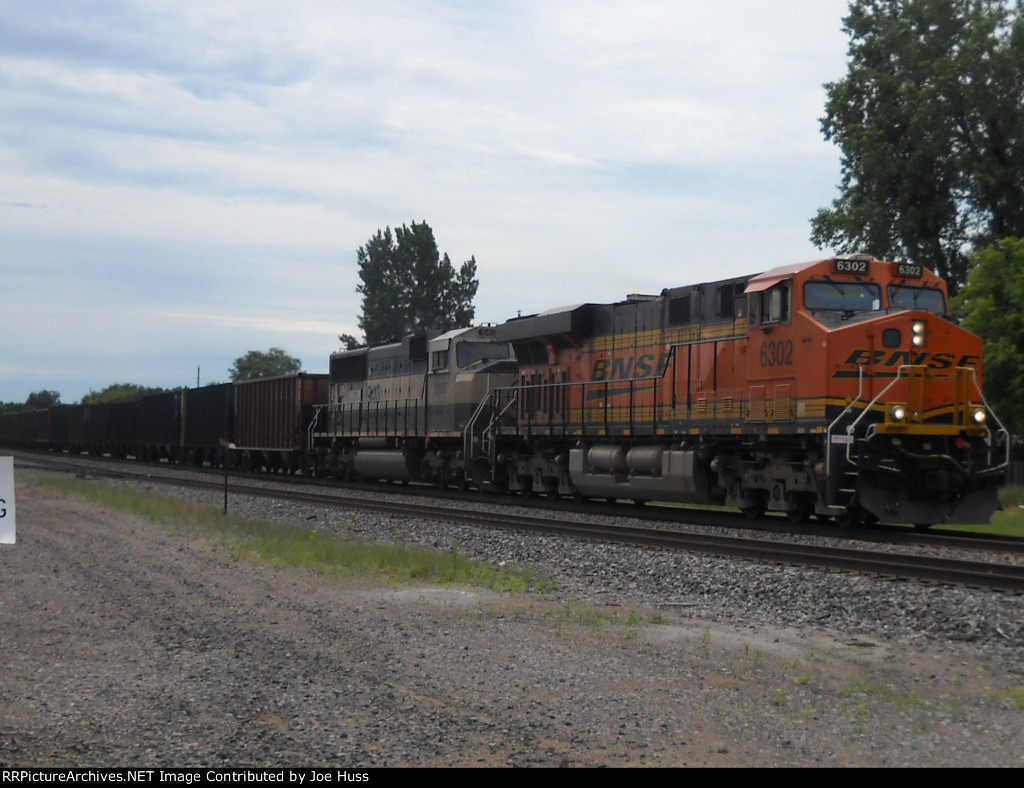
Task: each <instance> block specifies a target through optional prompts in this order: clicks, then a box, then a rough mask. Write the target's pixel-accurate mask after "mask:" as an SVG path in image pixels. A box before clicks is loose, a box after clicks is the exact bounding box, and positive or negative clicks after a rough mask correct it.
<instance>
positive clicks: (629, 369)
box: [590, 353, 672, 380]
mask: <svg viewBox="0 0 1024 788" xmlns="http://www.w3.org/2000/svg"><path fill="white" fill-rule="evenodd" d="M671 357H672V356H671V354H670V353H662V354H661V355H660V356H656V355H654V354H653V353H644V354H643V355H641V356H624V357H621V358H616V359H610V358H599V359H597V360H596V361H594V367H593V369H591V371H590V379H591V380H633V379H636V378H650V377H655V378H660V377H661V376H662V375H664V374H665V370H666V369H668V362H669V359H670V358H671Z"/></svg>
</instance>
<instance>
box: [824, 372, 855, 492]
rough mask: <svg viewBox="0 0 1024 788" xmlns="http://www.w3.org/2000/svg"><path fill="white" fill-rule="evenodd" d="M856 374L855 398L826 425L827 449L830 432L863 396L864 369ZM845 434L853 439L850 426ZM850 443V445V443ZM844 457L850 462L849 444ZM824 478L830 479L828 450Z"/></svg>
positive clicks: (830, 470)
mask: <svg viewBox="0 0 1024 788" xmlns="http://www.w3.org/2000/svg"><path fill="white" fill-rule="evenodd" d="M857 372H858V381H857V396H856V397H854V398H853V399H851V400H850V404H849V405H847V406H846V407H845V408H844V409H843V412H842V413H840V414H839V415H838V416H836V417H835V419H834V420H833V421H832V423H831V424H829V425H828V428H827V429H826V431H825V440H826V442H827V446H829V447H831V445H832V430H833V429H834V428H835V427H837V426H838V425H839V422H841V421H842V420H843V418H844V417H845V416H846V415H847V414H848V413H850V411H852V410H853V406H854V404H855V403H857V402H860V400H861V398H862V395H863V394H864V367H858V369H857ZM854 423H856V422H854ZM846 434H847V435H848V436H850V437H851V438H852V437H853V426H852V425H850V426H847V428H846ZM851 443H852V441H851ZM846 455H847V456H846V460H847V462H850V456H849V455H850V444H849V443H848V444H847V447H846ZM825 478H826V479H831V478H832V452H831V451H830V450H826V452H825Z"/></svg>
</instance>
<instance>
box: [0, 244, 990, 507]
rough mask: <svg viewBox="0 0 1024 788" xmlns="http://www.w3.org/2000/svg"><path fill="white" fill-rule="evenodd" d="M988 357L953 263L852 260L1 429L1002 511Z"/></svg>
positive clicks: (652, 492)
mask: <svg viewBox="0 0 1024 788" xmlns="http://www.w3.org/2000/svg"><path fill="white" fill-rule="evenodd" d="M982 361H983V354H982V342H981V340H980V339H979V338H978V337H976V336H974V335H973V334H971V333H969V332H967V331H965V330H964V329H962V328H960V327H958V326H957V325H956V324H955V323H954V322H953V321H952V320H951V319H950V315H949V303H948V293H947V290H946V286H945V283H944V282H943V281H942V280H941V279H940V278H939V277H937V276H935V275H934V274H933V273H932V272H930V271H928V270H927V269H924V268H922V267H921V266H918V265H913V264H908V263H895V262H885V261H879V260H875V259H872V258H871V257H870V256H866V255H849V256H840V257H835V258H830V259H826V260H820V261H816V262H811V263H805V264H801V265H794V266H788V267H782V268H776V269H773V270H770V271H767V272H765V273H762V274H758V275H754V276H746V277H737V278H733V279H727V280H722V281H717V282H709V283H704V284H698V285H693V286H686V287H677V288H672V289H667V290H664V291H662V292H661V293H660V294H659V295H652V296H641V295H635V296H629V297H628V298H627V299H626V300H624V301H621V302H618V303H614V304H581V305H577V306H572V307H566V308H563V309H556V310H551V311H548V312H543V313H540V314H536V315H531V316H527V317H519V318H515V319H513V320H509V321H508V322H506V323H504V324H501V325H498V326H482V327H474V328H466V329H459V330H455V331H449V332H444V333H441V332H432V333H427V334H422V335H417V336H411V337H407V338H406V339H404V340H402V341H401V342H396V343H393V344H388V345H383V346H379V347H371V348H362V349H358V350H351V351H343V352H339V353H335V354H334V355H332V356H331V359H330V372H329V374H328V375H308V374H302V375H296V376H288V377H284V378H274V379H269V380H262V381H249V382H246V383H237V384H234V385H231V384H227V385H225V386H221V387H210V388H208V389H191V390H184V391H181V392H172V393H168V394H160V395H154V396H152V397H144V398H142V399H141V400H139V401H138V402H136V403H121V404H118V405H110V406H81V405H79V406H74V405H73V406H58V407H56V408H51V409H50V410H48V411H38V412H34V413H19V414H11V415H8V416H6V417H3V418H2V419H0V440H2V441H3V442H4V443H5V444H7V445H12V446H33V447H36V448H47V449H52V450H67V451H90V452H104V453H110V454H114V455H118V456H127V455H134V456H137V457H140V458H145V459H150V460H161V459H162V460H167V461H174V462H194V463H210V464H220V463H224V462H228V463H230V464H239V465H242V466H244V467H246V468H253V469H256V468H267V469H283V470H289V471H299V470H302V471H304V472H310V473H315V474H318V475H324V476H333V477H338V478H345V479H364V480H389V481H418V482H432V483H436V484H437V485H439V486H447V485H457V486H459V487H464V488H465V487H473V488H476V489H480V490H492V491H499V492H518V493H522V494H537V493H542V494H546V495H550V496H572V497H576V498H607V499H632V500H635V501H638V502H639V501H648V500H661V501H678V502H684V503H711V504H724V505H729V506H734V507H737V508H739V509H740V510H742V511H743V512H744V513H746V514H747V515H749V516H750V517H751V518H755V517H758V516H760V515H762V514H763V513H765V512H768V511H774V512H782V513H785V514H786V515H787V516H788V517H789V518H790V519H791V520H793V521H801V520H804V519H806V518H808V517H810V516H811V515H816V516H818V517H819V518H822V519H827V518H836V519H837V520H838V521H839V522H841V523H853V522H856V521H862V520H863V521H879V520H880V521H886V522H902V523H913V524H915V525H919V526H927V525H931V524H934V523H940V522H947V521H948V522H987V521H988V520H989V518H990V517H991V515H992V513H993V512H994V511H995V510H996V509H997V508H998V498H997V491H998V487H999V486H1000V485H1001V483H1002V482H1003V480H1004V477H1005V472H1006V468H1007V466H1008V461H1009V443H1010V442H1009V436H1008V435H1007V433H1006V430H1005V429H1004V428H1003V427H1002V425H1001V424H1000V423H999V422H998V419H997V418H996V416H995V414H994V413H992V412H991V410H990V409H989V408H988V405H987V403H986V402H985V398H984V396H983V394H982ZM104 408H105V409H106V411H103V410H102V409H104ZM200 424H201V426H199V425H200ZM133 430H134V431H133Z"/></svg>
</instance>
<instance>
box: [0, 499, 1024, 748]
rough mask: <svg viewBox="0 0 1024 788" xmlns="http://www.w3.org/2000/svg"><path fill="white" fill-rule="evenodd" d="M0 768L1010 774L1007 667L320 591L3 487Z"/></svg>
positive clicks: (774, 635) (448, 597)
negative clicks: (980, 770)
mask: <svg viewBox="0 0 1024 788" xmlns="http://www.w3.org/2000/svg"><path fill="white" fill-rule="evenodd" d="M17 496H18V498H17V506H18V510H17V513H18V541H17V544H15V545H0V659H2V669H3V678H2V682H0V766H5V767H12V766H128V767H144V766H168V767H170V766H175V767H184V766H207V767H220V766H331V767H339V768H341V767H345V768H349V767H375V766H424V767H439V766H539V767H552V766H555V767H557V766H568V767H578V766H631V767H632V766H666V767H678V766H711V767H734V766H912V767H917V766H932V767H934V766H1018V767H1019V766H1024V748H1022V746H1021V742H1022V741H1024V673H1022V670H1021V668H1022V666H1021V665H1020V664H1013V661H1012V660H1010V661H1007V660H1006V659H1005V658H1003V657H1000V658H998V659H996V658H994V657H993V656H992V655H990V654H986V653H985V652H984V651H982V650H977V649H974V650H972V648H971V647H970V646H969V644H963V645H952V644H951V645H947V646H943V647H941V648H939V647H936V646H935V645H934V644H931V645H929V644H925V643H917V644H915V643H898V642H886V641H884V640H879V639H869V638H865V637H863V636H847V635H844V634H843V633H841V632H830V631H827V630H824V629H811V628H807V629H799V630H797V629H776V628H771V627H767V626H750V627H736V626H731V625H726V624H723V623H721V622H716V621H713V620H701V619H698V618H692V617H690V616H689V612H690V611H688V610H687V609H685V608H681V609H658V610H654V609H650V608H645V607H643V606H635V607H629V606H617V607H615V608H601V607H600V606H593V605H591V604H590V602H589V600H586V599H567V598H560V597H558V596H557V595H551V594H548V595H541V594H522V595H498V594H493V593H483V592H478V591H473V590H467V589H441V588H394V587H370V586H366V585H353V584H347V585H345V584H340V583H338V582H335V581H326V580H323V579H321V578H318V577H316V576H313V575H311V574H309V573H305V572H292V571H285V570H279V569H273V568H269V567H266V566H261V565H254V564H250V563H247V562H245V561H242V560H239V559H236V558H235V557H233V556H232V555H231V554H230V553H229V552H228V551H227V550H226V548H224V547H221V546H218V545H216V544H213V543H211V542H208V541H204V540H200V539H195V538H190V537H187V536H184V535H182V534H179V533H175V532H174V531H173V530H172V529H168V528H165V527H162V526H158V525H154V524H152V523H149V522H146V521H142V520H140V519H138V518H135V517H133V516H130V515H126V514H123V513H114V512H110V511H104V510H101V509H97V508H94V507H91V506H88V505H85V504H83V503H82V502H81V501H78V500H75V499H72V498H67V497H63V496H61V495H55V494H52V493H43V492H40V491H39V490H37V489H33V488H29V487H25V486H23V485H19V487H18V490H17Z"/></svg>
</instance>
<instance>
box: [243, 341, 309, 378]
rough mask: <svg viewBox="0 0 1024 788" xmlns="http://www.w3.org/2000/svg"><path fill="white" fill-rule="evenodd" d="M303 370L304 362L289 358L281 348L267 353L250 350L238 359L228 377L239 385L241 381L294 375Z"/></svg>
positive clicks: (273, 348) (275, 348) (271, 349)
mask: <svg viewBox="0 0 1024 788" xmlns="http://www.w3.org/2000/svg"><path fill="white" fill-rule="evenodd" d="M301 369H302V362H301V361H299V359H297V358H294V357H292V356H289V355H288V353H287V352H285V351H284V350H282V349H281V348H279V347H272V348H270V350H268V351H266V352H264V351H261V350H250V351H249V352H248V353H246V354H245V355H244V356H240V357H239V358H236V359H235V363H234V364H232V365H231V369H229V370H228V375H229V376H230V377H231V381H232V382H233V383H237V382H238V381H240V380H256V379H257V378H274V377H277V376H278V375H293V374H295V373H296V372H298V371H299V370H301Z"/></svg>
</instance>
